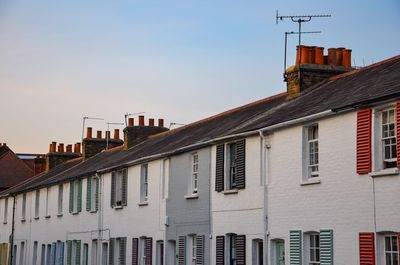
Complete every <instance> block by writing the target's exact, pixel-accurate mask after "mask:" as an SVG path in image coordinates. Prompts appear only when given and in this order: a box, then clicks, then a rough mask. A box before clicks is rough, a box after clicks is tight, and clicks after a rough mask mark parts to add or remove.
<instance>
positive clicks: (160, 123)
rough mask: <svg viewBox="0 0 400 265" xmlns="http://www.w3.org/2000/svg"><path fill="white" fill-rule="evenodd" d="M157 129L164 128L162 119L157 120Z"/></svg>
mask: <svg viewBox="0 0 400 265" xmlns="http://www.w3.org/2000/svg"><path fill="white" fill-rule="evenodd" d="M158 127H164V119H158Z"/></svg>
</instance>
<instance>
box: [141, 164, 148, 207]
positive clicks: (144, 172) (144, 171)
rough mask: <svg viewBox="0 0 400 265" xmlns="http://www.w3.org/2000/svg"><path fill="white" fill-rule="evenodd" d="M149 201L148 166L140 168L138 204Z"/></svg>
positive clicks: (144, 165)
mask: <svg viewBox="0 0 400 265" xmlns="http://www.w3.org/2000/svg"><path fill="white" fill-rule="evenodd" d="M148 200H149V164H143V165H141V166H140V202H141V203H146V202H148Z"/></svg>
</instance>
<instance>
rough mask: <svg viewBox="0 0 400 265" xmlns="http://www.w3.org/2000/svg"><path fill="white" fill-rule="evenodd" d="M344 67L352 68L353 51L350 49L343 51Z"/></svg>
mask: <svg viewBox="0 0 400 265" xmlns="http://www.w3.org/2000/svg"><path fill="white" fill-rule="evenodd" d="M343 66H344V67H351V50H350V49H345V50H343Z"/></svg>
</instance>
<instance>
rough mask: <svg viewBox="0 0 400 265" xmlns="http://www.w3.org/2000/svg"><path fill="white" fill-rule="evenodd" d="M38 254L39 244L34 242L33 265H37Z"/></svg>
mask: <svg viewBox="0 0 400 265" xmlns="http://www.w3.org/2000/svg"><path fill="white" fill-rule="evenodd" d="M37 252H38V242H37V241H35V242H33V254H32V265H36V264H37Z"/></svg>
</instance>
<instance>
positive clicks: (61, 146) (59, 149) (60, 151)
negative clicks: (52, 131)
mask: <svg viewBox="0 0 400 265" xmlns="http://www.w3.org/2000/svg"><path fill="white" fill-rule="evenodd" d="M58 152H59V153H64V144H59V145H58Z"/></svg>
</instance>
